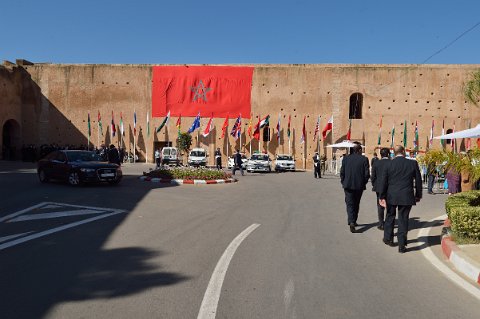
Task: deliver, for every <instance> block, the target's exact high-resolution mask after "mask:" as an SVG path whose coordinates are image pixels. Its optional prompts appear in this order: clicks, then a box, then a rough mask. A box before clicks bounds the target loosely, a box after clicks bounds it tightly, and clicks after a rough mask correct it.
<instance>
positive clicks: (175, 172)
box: [144, 167, 232, 180]
mask: <svg viewBox="0 0 480 319" xmlns="http://www.w3.org/2000/svg"><path fill="white" fill-rule="evenodd" d="M144 175H145V176H149V177H153V178H162V179H187V180H194V179H202V180H213V179H226V178H230V177H231V176H232V175H231V174H229V173H225V172H224V171H221V170H216V169H209V168H191V167H175V168H160V169H156V170H154V171H150V172H148V173H144Z"/></svg>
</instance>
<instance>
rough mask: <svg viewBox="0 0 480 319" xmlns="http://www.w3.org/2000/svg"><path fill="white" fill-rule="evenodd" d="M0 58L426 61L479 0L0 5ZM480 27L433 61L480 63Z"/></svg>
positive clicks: (50, 0) (477, 8)
mask: <svg viewBox="0 0 480 319" xmlns="http://www.w3.org/2000/svg"><path fill="white" fill-rule="evenodd" d="M0 5H1V7H2V15H1V19H0V39H1V45H0V59H1V60H10V61H15V59H18V58H24V59H27V60H30V61H32V62H52V63H135V64H137V63H147V64H165V63H166V64H170V63H171V64H184V63H186V64H190V63H192V64H193V63H207V64H216V63H220V64H223V63H252V64H253V63H368V64H372V63H382V64H383V63H395V64H397V63H414V64H415V63H422V62H423V61H424V60H425V59H427V58H428V57H429V56H430V55H432V54H434V53H435V52H436V51H438V50H440V49H441V48H443V47H444V46H446V45H447V44H448V43H450V42H451V41H453V40H454V39H455V38H457V37H458V36H459V35H460V34H462V32H464V31H466V30H468V29H469V28H471V27H472V26H474V25H475V24H476V23H478V22H480V16H479V15H478V12H480V1H477V0H469V1H467V0H456V1H452V0H436V1H433V0H402V1H393V0H374V1H369V0H363V1H359V0H331V1H323V0H317V1H314V0H291V1H283V0H276V1H270V0H268V1H267V0H263V1H262V0H256V1H254V0H253V1H252V0H243V1H230V0H223V1H218V0H209V1H205V0H198V1H191V0H174V1H163V0H158V1H142V0H137V1H125V0H115V1H112V0H95V1H91V0H82V1H68V0H62V1H57V0H55V1H54V0H43V1H38V0H35V1H33V0H30V1H26V0H14V1H6V0H0ZM479 53H480V26H478V27H476V28H475V29H474V30H472V31H471V32H469V33H468V34H466V35H465V36H464V37H462V38H461V39H459V40H458V41H457V42H455V43H454V44H453V45H451V46H450V47H449V48H447V49H445V50H444V51H442V52H441V53H439V54H437V55H436V56H434V57H433V58H432V59H430V60H429V61H428V62H427V63H432V64H434V63H435V64H436V63H439V64H446V63H453V64H457V63H458V64H478V63H480V59H479V57H480V54H479Z"/></svg>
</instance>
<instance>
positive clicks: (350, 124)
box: [347, 119, 352, 141]
mask: <svg viewBox="0 0 480 319" xmlns="http://www.w3.org/2000/svg"><path fill="white" fill-rule="evenodd" d="M351 137H352V119H349V120H348V132H347V140H349V141H350V138H351Z"/></svg>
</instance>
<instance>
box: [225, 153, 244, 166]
mask: <svg viewBox="0 0 480 319" xmlns="http://www.w3.org/2000/svg"><path fill="white" fill-rule="evenodd" d="M241 155H242V168H243V169H247V162H248V158H247V156H245V154H241ZM234 163H235V160H234V159H233V156H230V157H229V158H228V162H227V168H228V169H232V168H233V164H234Z"/></svg>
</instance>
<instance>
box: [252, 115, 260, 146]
mask: <svg viewBox="0 0 480 319" xmlns="http://www.w3.org/2000/svg"><path fill="white" fill-rule="evenodd" d="M253 138H255V139H257V140H260V115H259V116H258V123H257V124H256V125H255V128H254V129H253Z"/></svg>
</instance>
